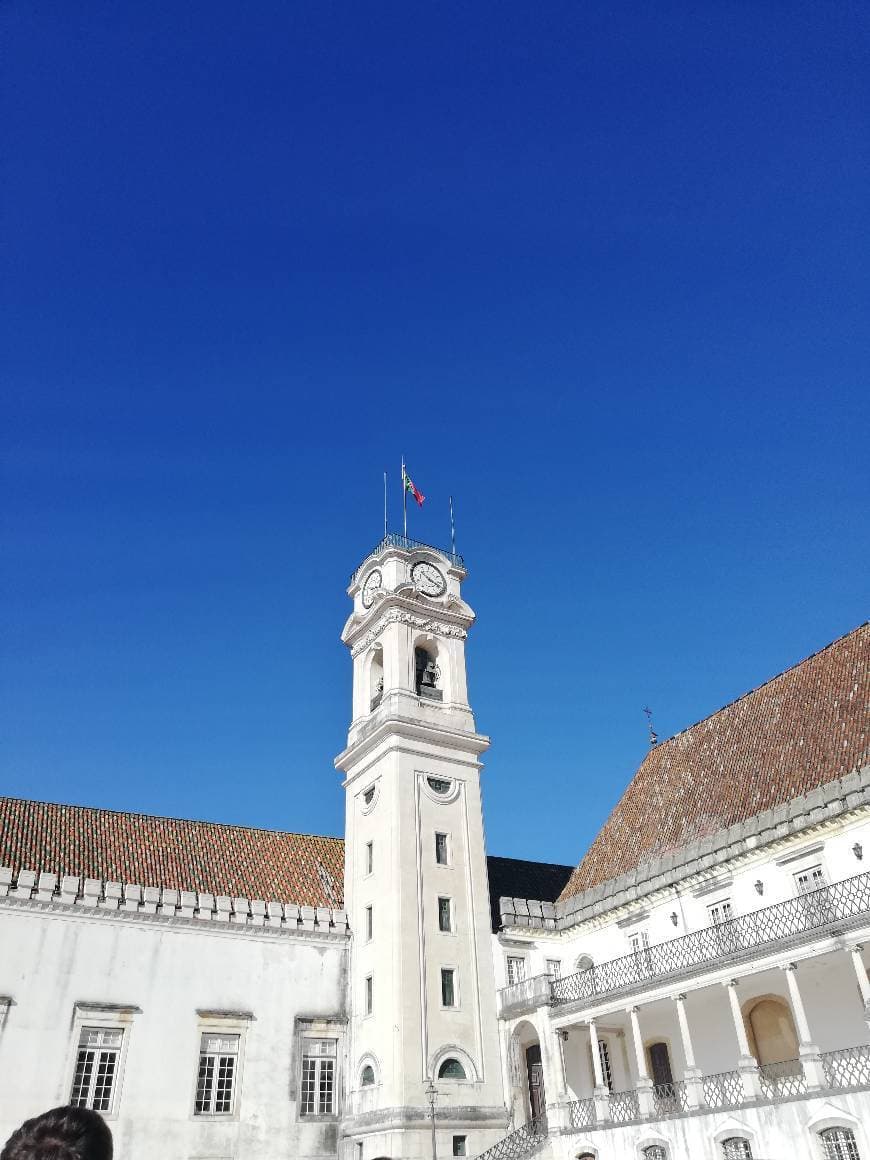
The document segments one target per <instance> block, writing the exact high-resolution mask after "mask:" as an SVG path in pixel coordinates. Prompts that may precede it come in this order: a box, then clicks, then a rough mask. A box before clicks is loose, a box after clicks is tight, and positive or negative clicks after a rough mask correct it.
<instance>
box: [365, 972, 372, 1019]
mask: <svg viewBox="0 0 870 1160" xmlns="http://www.w3.org/2000/svg"><path fill="white" fill-rule="evenodd" d="M373 996H374V989H373V987H372V976H371V975H366V978H365V986H364V988H363V1011H364V1012H365V1014H366V1015H371V1013H372V1006H373Z"/></svg>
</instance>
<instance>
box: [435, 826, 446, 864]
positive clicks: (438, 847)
mask: <svg viewBox="0 0 870 1160" xmlns="http://www.w3.org/2000/svg"><path fill="white" fill-rule="evenodd" d="M435 861H436V862H437V863H438V865H439V866H446V865H447V835H446V834H437V833H436V835H435Z"/></svg>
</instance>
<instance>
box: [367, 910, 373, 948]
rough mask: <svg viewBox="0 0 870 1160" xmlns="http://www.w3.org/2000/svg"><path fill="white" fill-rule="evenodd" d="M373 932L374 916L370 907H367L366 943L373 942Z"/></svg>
mask: <svg viewBox="0 0 870 1160" xmlns="http://www.w3.org/2000/svg"><path fill="white" fill-rule="evenodd" d="M373 930H374V916H373V914H372V908H371V907H370V906H367V907H366V942H371V941H372V931H373Z"/></svg>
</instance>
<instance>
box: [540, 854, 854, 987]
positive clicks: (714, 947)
mask: <svg viewBox="0 0 870 1160" xmlns="http://www.w3.org/2000/svg"><path fill="white" fill-rule="evenodd" d="M868 916H870V874H856V875H855V876H854V877H853V878H846V879H845V880H844V881H842V882H836V883H834V884H833V885H831V886H823V887H822V888H821V889H819V890H813V891H810V892H809V893H807V894H801V895H799V896H798V897H797V898H791V899H789V900H788V901H787V902H777V903H775V904H774V905H773V906H766V907H764V908H763V909H761V910H755V911H753V912H752V913H751V914H743V915H740V916H738V917H737V918H732V919H729V920H728V921H727V922H723V923H720V924H718V925H716V926H710V927H705V928H704V929H702V930H696V931H693V932H692V933H691V934H684V935H681V936H680V937H679V938H675V939H670V940H669V941H668V942H664V943H658V944H657V945H655V946H650V947H645V948H644V949H643V950H642V951H638V952H637V953H635V954H629V955H622V956H621V957H620V958H618V959H610V960H609V961H608V962H604V963H599V964H597V965H596V966H593V967H590V968H589V969H588V970H586V971H580V972H578V973H577V974H574V975H566V976H565V977H564V978H562V979H554V980H552V981H551V984H550V1004H551V1006H553V1007H559V1006H564V1005H567V1004H571V1006H572V1007H573V1008H574V1009H578V1008H580V1007H584V1006H591V1005H592V1004H593V1003H595V1002H597V1001H599V1000H600V999H601V998H602V997H605V996H615V995H617V994H622V993H626V992H632V991H638V990H642V989H643V988H644V987H649V986H650V985H651V984H653V983H655V982H659V981H662V980H663V979H664V978H680V977H684V976H687V975H691V974H693V973H694V972H696V971H697V970H698V969H701V968H704V967H712V966H714V965H715V966H724V965H725V964H726V963H730V962H740V961H743V960H746V959H751V958H752V957H753V956H754V954H755V952H756V951H757V950H758V949H759V948H764V947H770V946H773V945H775V944H776V943H780V942H787V944H788V945H789V946H797V945H800V943H802V942H808V941H811V940H812V939H813V938H815V937H818V936H819V935H822V934H828V933H833V932H835V931H838V932H839V931H844V930H848V929H851V928H852V927H857V926H860V925H861V924H862V920H865V921H866V919H867V918H868Z"/></svg>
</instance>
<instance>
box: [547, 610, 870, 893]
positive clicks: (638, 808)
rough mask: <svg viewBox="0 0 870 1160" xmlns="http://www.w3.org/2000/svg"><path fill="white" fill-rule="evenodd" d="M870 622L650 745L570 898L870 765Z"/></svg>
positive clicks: (570, 884) (581, 867)
mask: <svg viewBox="0 0 870 1160" xmlns="http://www.w3.org/2000/svg"><path fill="white" fill-rule="evenodd" d="M868 661H870V623H865V624H863V625H861V626H860V627H858V628H856V629H855V630H854V631H853V632H850V633H848V634H847V635H846V636H843V637H841V638H840V639H839V640H835V641H834V642H833V644H830V645H828V646H827V648H824V649H822V650H821V652H818V653H815V654H814V655H813V656H811V657H808V658H807V659H806V660H804V661H801V662H800V664H798V665H795V667H794V668H791V669H787V670H786V671H785V672H784V673H780V675H779V676H777V677H774V678H773V679H772V680H770V681H768V682H767V683H766V684H764V685H761V686H760V687H759V688H757V689H754V690H753V691H752V692H751V693H747V694H746V695H745V696H743V697H740V698H739V700H737V701H733V702H732V703H731V704H730V705H726V706H725V708H724V709H720V710H719V712H718V713H714V714H713V715H712V717H707V718H706V719H705V720H703V721H699V722H698V724H697V725H692V726H691V727H690V728H689V729H686V730H684V731H683V732H682V733H678V734H677V735H676V736H675V737H671V738H670V739H669V740H668V741H663V742H661V743H660V744H659V745H657V746H656V747H655V748H654V749H651V750H650V752H649V753H648V754H647V756H646V758H645V759H644V761H643V762H642V764H641V766H640V768H639V769H638V771H637V773H636V774H635V775H634V777H633V779H632V781H631V783H630V784H629V786H628V789H626V791H625V793H624V794H623V795H622V798H621V800H620V801H619V803H618V804H617V806H616V808H615V809H614V810H613V813H612V814H611V815H610V817H609V818H608V820H607V822H606V823H605V825H604V828H603V829H602V830H601V831H600V832H599V834H598V836H597V837H596V838H595V841H594V842H593V843H592V845H591V846H590V848H589V850H588V852H587V854H586V855H585V857H584V858H583V860H582V861H581V862H580V865H579V866H578V867H577V869H576V870H575V871H574V873H573V874H572V875H571V879H570V881H569V882H568V884H567V886H566V887H565V889H564V890H563V891H562V895H561V897H562V898H563V899H565V898H570V897H572V896H573V895H575V894H580V893H582V892H583V891H584V890H589V889H590V888H591V887H593V886H597V885H599V884H600V883H602V882H607V881H608V880H609V879H611V878H617V877H619V875H621V874H626V873H628V872H629V871H631V870H634V869H635V868H636V867H637V866H640V865H642V864H643V863H645V862H648V861H650V860H651V859H653V858H656V857H659V856H661V855H663V854H666V853H668V851H670V850H674V849H678V848H679V847H680V846H683V845H684V844H686V843H688V842H694V841H698V840H700V839H702V838H704V837H707V836H708V835H709V834H712V833H715V831H717V830H720V829H722V828H724V827H725V826H730V825H733V824H735V823H736V822H742V821H745V820H746V819H747V818H751V817H753V816H754V815H755V814H759V813H761V812H762V811H763V810H767V809H772V808H773V807H775V806H780V805H784V804H785V803H787V802H789V801H790V800H791V799H792V798H794V797H797V796H798V795H799V794H804V793H808V792H809V791H810V790H813V789H816V788H818V787H819V786H821V785H825V784H826V783H827V782H830V781H834V780H835V779H836V778H839V777H843V776H844V775H846V774H847V773H850V772H852V771H853V770H855V769H857V768H858V767H860V766H863V765H866V764H867V763H868V761H870V663H868Z"/></svg>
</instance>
